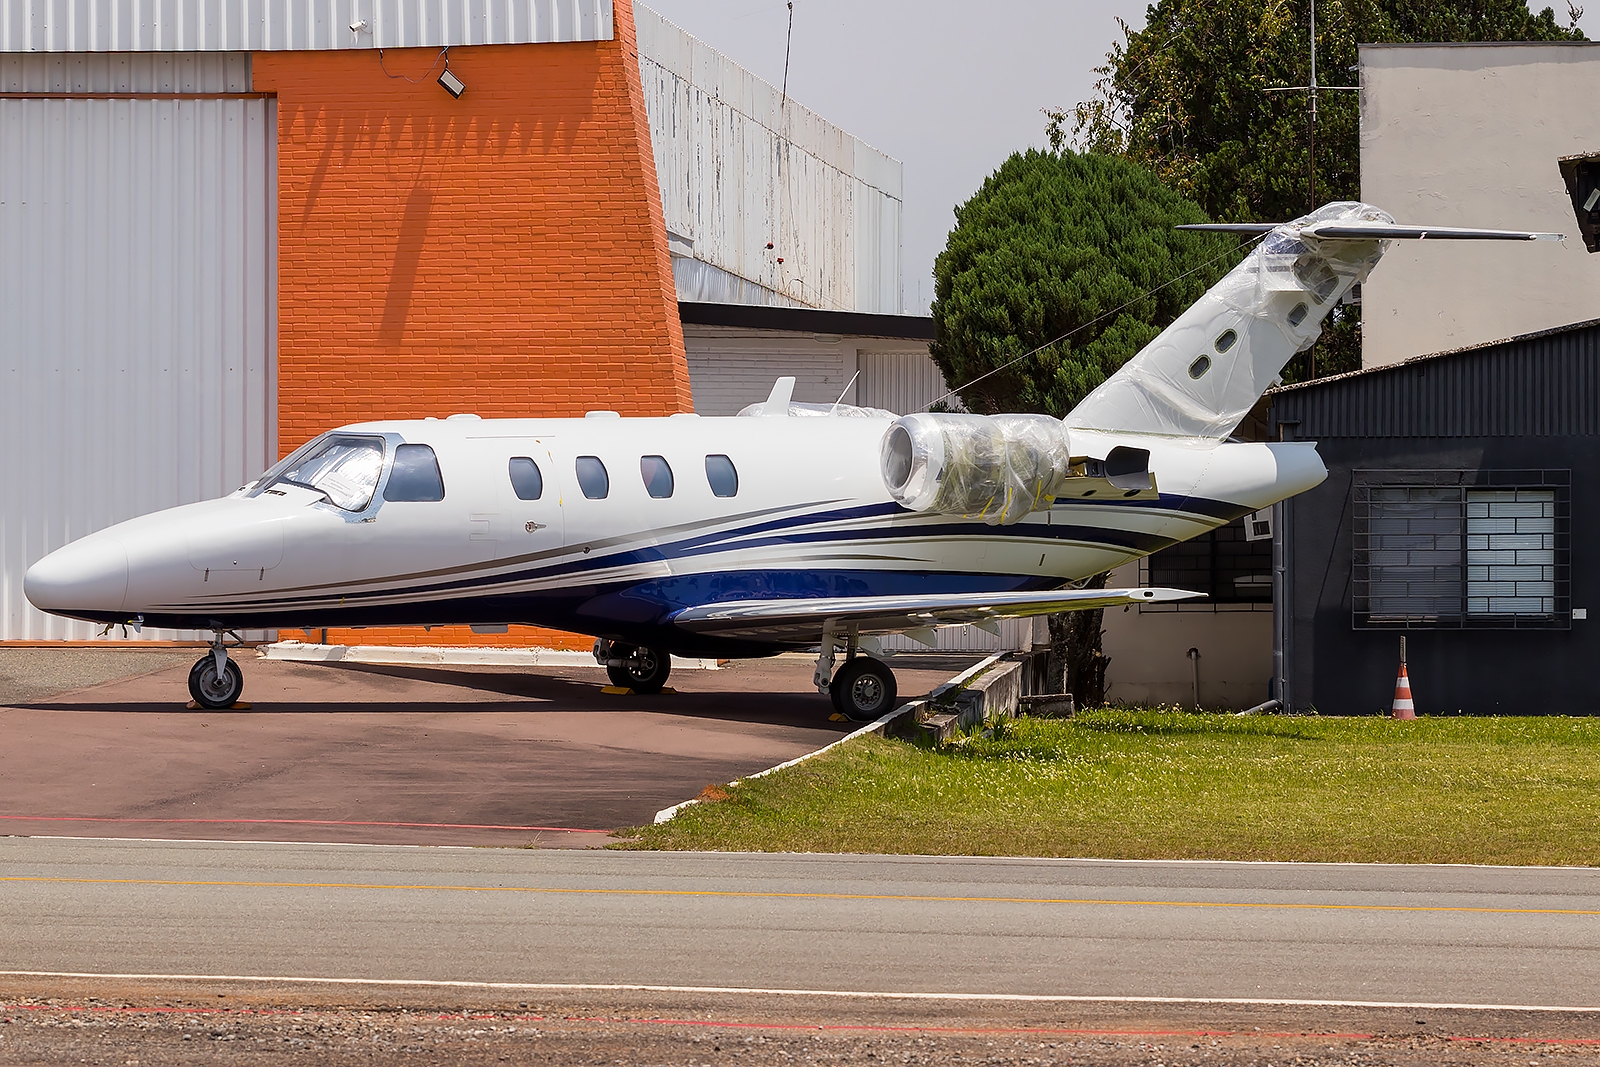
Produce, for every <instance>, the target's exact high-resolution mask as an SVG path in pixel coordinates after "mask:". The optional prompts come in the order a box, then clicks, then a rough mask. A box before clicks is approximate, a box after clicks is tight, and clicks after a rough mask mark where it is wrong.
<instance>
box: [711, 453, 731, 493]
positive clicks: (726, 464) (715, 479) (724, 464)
mask: <svg viewBox="0 0 1600 1067" xmlns="http://www.w3.org/2000/svg"><path fill="white" fill-rule="evenodd" d="M706 481H707V482H709V483H711V494H712V495H713V496H738V495H739V472H738V471H737V470H735V469H734V467H733V460H731V459H729V458H728V457H727V456H707V457H706Z"/></svg>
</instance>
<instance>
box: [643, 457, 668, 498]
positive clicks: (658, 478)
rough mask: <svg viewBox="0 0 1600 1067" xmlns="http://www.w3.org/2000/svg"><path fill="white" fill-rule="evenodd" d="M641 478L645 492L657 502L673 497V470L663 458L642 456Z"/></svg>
mask: <svg viewBox="0 0 1600 1067" xmlns="http://www.w3.org/2000/svg"><path fill="white" fill-rule="evenodd" d="M639 476H640V477H641V478H643V479H644V491H645V492H647V493H649V494H650V495H651V496H653V497H655V498H656V499H657V500H664V499H666V498H667V497H669V496H671V495H672V468H671V467H669V466H668V465H667V461H666V459H665V458H663V457H661V456H641V457H640V458H639Z"/></svg>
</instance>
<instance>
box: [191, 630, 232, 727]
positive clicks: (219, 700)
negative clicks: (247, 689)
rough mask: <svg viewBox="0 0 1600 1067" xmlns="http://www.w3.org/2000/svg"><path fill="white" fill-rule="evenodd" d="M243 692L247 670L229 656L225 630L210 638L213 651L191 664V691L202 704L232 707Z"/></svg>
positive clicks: (209, 706)
mask: <svg viewBox="0 0 1600 1067" xmlns="http://www.w3.org/2000/svg"><path fill="white" fill-rule="evenodd" d="M243 692H244V672H243V671H241V670H240V669H239V665H238V664H237V663H235V662H234V661H233V660H231V659H229V658H228V647H227V646H226V645H224V644H223V643H222V631H220V630H218V631H217V636H216V639H215V640H214V641H212V642H211V651H209V652H207V653H206V654H205V655H203V656H201V657H200V658H199V659H197V660H195V664H194V666H193V667H190V668H189V695H190V696H192V697H194V702H195V703H196V704H198V705H200V706H201V707H202V708H211V709H216V708H231V707H233V706H234V705H235V704H237V703H238V702H239V694H241V693H243Z"/></svg>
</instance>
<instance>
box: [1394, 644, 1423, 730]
mask: <svg viewBox="0 0 1600 1067" xmlns="http://www.w3.org/2000/svg"><path fill="white" fill-rule="evenodd" d="M1389 715H1390V717H1391V718H1395V719H1415V718H1416V717H1417V706H1416V705H1415V704H1413V703H1412V702H1411V678H1410V677H1409V676H1408V675H1407V674H1406V639H1405V637H1404V636H1402V637H1401V638H1400V676H1399V677H1398V678H1396V679H1395V680H1394V704H1393V705H1392V706H1391V707H1390V708H1389Z"/></svg>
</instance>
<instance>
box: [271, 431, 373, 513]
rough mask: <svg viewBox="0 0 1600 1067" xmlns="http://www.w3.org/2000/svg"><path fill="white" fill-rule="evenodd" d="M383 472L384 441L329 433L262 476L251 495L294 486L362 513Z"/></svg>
mask: <svg viewBox="0 0 1600 1067" xmlns="http://www.w3.org/2000/svg"><path fill="white" fill-rule="evenodd" d="M382 473H383V438H381V437H356V436H353V435H346V434H329V435H328V436H326V437H323V438H321V439H319V440H316V441H313V442H311V443H310V444H309V445H307V446H306V447H305V448H303V449H301V450H300V451H299V452H297V453H295V454H294V455H292V456H290V457H289V458H288V459H286V460H284V461H283V462H282V463H280V464H279V465H278V466H277V467H275V468H274V469H272V470H270V471H268V472H267V473H266V474H264V475H262V476H261V478H260V479H259V480H258V481H257V482H256V484H255V486H254V487H252V488H251V490H250V495H251V496H259V495H260V494H262V493H264V492H267V491H269V490H271V489H272V488H273V487H274V486H278V485H292V486H295V487H296V488H300V489H310V490H312V491H314V492H318V493H321V494H322V495H323V497H324V498H325V499H326V500H327V501H328V502H329V503H330V504H333V505H334V506H336V507H339V508H343V509H344V510H345V511H363V510H365V509H366V506H367V505H368V504H370V503H372V494H373V491H374V490H375V489H377V487H378V478H379V476H380V475H381V474H382Z"/></svg>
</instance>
